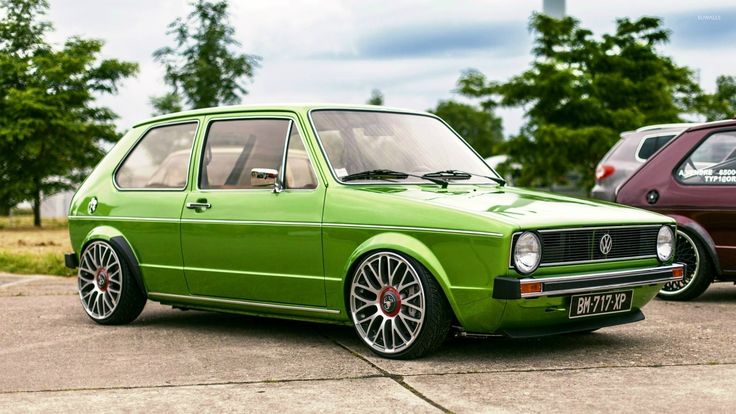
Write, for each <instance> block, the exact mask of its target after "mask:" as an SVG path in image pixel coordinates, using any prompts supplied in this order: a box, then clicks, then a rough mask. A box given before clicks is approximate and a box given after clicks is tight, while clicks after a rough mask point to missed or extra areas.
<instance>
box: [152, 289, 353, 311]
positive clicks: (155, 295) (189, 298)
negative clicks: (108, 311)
mask: <svg viewBox="0 0 736 414" xmlns="http://www.w3.org/2000/svg"><path fill="white" fill-rule="evenodd" d="M148 297H149V298H151V299H153V300H157V301H166V300H175V301H177V300H179V301H185V302H186V303H191V302H193V301H203V302H210V303H213V304H224V305H239V306H250V307H257V308H267V309H279V310H291V311H300V312H316V313H329V314H335V315H337V314H339V313H340V311H339V310H337V309H327V308H313V307H308V306H297V305H283V304H278V303H266V302H253V301H249V300H237V299H221V298H213V297H209V296H198V295H175V294H171V293H160V292H148Z"/></svg>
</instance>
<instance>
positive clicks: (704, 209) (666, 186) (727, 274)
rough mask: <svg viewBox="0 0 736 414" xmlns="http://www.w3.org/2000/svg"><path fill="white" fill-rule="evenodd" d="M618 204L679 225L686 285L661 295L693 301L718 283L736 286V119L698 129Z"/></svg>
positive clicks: (655, 160)
mask: <svg viewBox="0 0 736 414" xmlns="http://www.w3.org/2000/svg"><path fill="white" fill-rule="evenodd" d="M616 201H617V202H619V203H623V204H628V205H630V206H635V207H641V208H645V209H648V210H652V211H656V212H658V213H662V214H666V215H668V216H670V217H673V218H674V219H676V220H677V223H678V235H677V247H676V249H677V250H676V257H675V260H677V261H680V262H684V263H686V264H687V265H688V268H687V272H686V275H685V277H684V278H683V280H682V281H681V282H673V283H669V284H667V285H665V287H664V288H663V289H662V290H661V291H660V293H659V295H660V297H662V298H666V299H674V300H688V299H693V298H695V297H697V296H698V295H700V294H701V293H703V292H704V291H705V289H706V288H708V285H709V284H710V283H711V282H712V281H713V280H722V281H736V120H728V121H719V122H710V123H706V124H700V125H698V126H693V127H690V128H688V129H687V130H685V131H684V132H683V133H682V134H681V135H680V136H679V137H677V138H676V139H673V140H672V141H670V142H669V143H668V144H667V145H666V146H664V147H663V148H662V149H661V150H660V151H658V152H657V153H655V154H654V155H653V156H652V157H651V158H649V160H647V162H646V163H645V164H644V165H643V166H642V167H641V168H640V169H639V170H638V171H636V172H635V173H634V174H633V175H632V176H631V177H630V178H629V179H628V180H627V181H625V182H624V183H623V184H621V186H619V188H618V192H617V194H616Z"/></svg>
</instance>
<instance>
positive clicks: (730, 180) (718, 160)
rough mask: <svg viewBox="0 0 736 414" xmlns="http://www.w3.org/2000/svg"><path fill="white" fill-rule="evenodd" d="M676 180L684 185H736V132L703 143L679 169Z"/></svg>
mask: <svg viewBox="0 0 736 414" xmlns="http://www.w3.org/2000/svg"><path fill="white" fill-rule="evenodd" d="M675 178H676V179H677V181H679V182H681V183H683V184H700V185H723V184H727V185H736V131H728V132H720V133H715V134H713V135H711V136H709V137H708V138H706V139H705V140H704V141H702V142H701V144H700V145H699V146H698V147H697V149H695V151H693V152H692V153H691V154H690V155H689V156H688V157H687V158H685V160H683V161H682V163H681V164H680V166H679V167H677V170H676V172H675Z"/></svg>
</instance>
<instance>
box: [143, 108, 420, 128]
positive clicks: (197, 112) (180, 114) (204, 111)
mask: <svg viewBox="0 0 736 414" xmlns="http://www.w3.org/2000/svg"><path fill="white" fill-rule="evenodd" d="M313 109H342V110H346V109H357V110H364V111H365V110H371V111H383V112H403V113H409V114H417V115H432V114H430V113H428V112H425V111H415V110H411V109H406V108H393V107H389V106H378V105H358V104H334V103H263V104H251V105H230V106H217V107H211V108H200V109H192V110H188V111H181V112H174V113H170V114H166V115H160V116H157V117H154V118H149V119H146V120H143V121H140V122H137V123H136V124H135V125H134V126H133V127H134V128H135V127H139V126H141V125H145V124H149V123H153V122H159V121H165V120H169V119H176V118H182V117H188V116H201V115H212V114H226V113H231V112H243V111H288V112H301V111H311V110H313ZM432 116H434V115H432Z"/></svg>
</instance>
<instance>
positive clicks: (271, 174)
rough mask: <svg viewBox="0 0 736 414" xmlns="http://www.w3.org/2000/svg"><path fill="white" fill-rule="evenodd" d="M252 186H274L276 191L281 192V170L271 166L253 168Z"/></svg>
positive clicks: (251, 172)
mask: <svg viewBox="0 0 736 414" xmlns="http://www.w3.org/2000/svg"><path fill="white" fill-rule="evenodd" d="M250 186H251V187H256V188H258V187H273V189H274V192H280V191H281V184H280V183H279V172H278V171H276V170H274V169H271V168H253V169H252V170H250Z"/></svg>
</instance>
